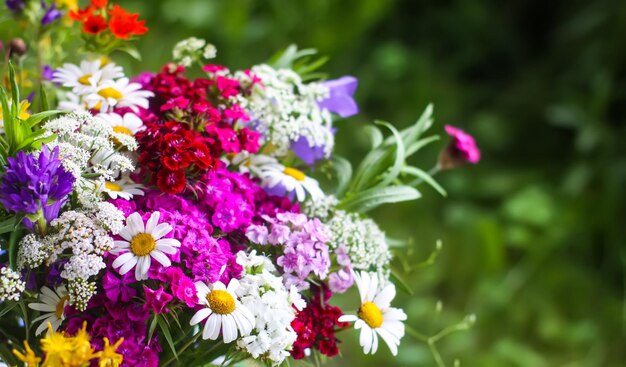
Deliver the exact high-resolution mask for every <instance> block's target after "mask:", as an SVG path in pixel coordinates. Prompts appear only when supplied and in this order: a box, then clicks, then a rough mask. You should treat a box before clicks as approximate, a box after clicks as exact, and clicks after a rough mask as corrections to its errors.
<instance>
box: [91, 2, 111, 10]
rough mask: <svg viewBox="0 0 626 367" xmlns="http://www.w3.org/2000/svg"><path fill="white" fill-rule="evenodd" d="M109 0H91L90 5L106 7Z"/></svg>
mask: <svg viewBox="0 0 626 367" xmlns="http://www.w3.org/2000/svg"><path fill="white" fill-rule="evenodd" d="M108 2H109V0H91V5H93V7H94V8H96V9H102V8H106V6H107V3H108Z"/></svg>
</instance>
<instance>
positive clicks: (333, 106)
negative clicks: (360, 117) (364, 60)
mask: <svg viewBox="0 0 626 367" xmlns="http://www.w3.org/2000/svg"><path fill="white" fill-rule="evenodd" d="M322 84H324V85H325V86H326V87H327V88H328V89H329V96H328V98H326V99H324V100H322V101H320V102H318V105H319V106H320V108H325V109H327V110H329V111H330V112H334V113H336V114H338V115H339V116H341V117H344V118H345V117H350V116H353V115H356V114H357V113H359V106H358V105H357V104H356V102H355V100H354V92H355V91H356V87H357V85H358V84H359V81H358V79H357V78H355V77H353V76H349V75H346V76H343V77H341V78H339V79H333V80H327V81H325V82H323V83H322Z"/></svg>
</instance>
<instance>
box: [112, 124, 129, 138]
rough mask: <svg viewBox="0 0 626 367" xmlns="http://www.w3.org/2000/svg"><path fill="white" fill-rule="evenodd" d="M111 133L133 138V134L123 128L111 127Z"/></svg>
mask: <svg viewBox="0 0 626 367" xmlns="http://www.w3.org/2000/svg"><path fill="white" fill-rule="evenodd" d="M113 131H115V132H116V133H118V134H124V135H130V136H133V132H132V131H130V129H129V128H127V127H125V126H113Z"/></svg>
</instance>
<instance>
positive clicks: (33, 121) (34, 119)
mask: <svg viewBox="0 0 626 367" xmlns="http://www.w3.org/2000/svg"><path fill="white" fill-rule="evenodd" d="M60 113H63V111H57V110H52V111H44V112H39V113H36V114H34V115H31V116H30V117H29V118H28V119H27V120H26V121H25V124H26V126H28V127H29V128H31V129H32V128H33V127H34V126H35V125H37V124H38V123H40V122H41V121H43V120H45V119H47V118H48V117H52V116H54V115H58V114H60Z"/></svg>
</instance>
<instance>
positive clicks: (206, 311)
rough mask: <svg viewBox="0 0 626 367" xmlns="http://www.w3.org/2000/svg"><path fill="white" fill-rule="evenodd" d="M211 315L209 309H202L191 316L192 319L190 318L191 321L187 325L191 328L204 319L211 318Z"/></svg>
mask: <svg viewBox="0 0 626 367" xmlns="http://www.w3.org/2000/svg"><path fill="white" fill-rule="evenodd" d="M212 313H213V311H211V309H210V308H203V309H201V310H200V311H198V312H196V314H195V315H193V317H192V318H191V321H189V325H191V326H193V325H195V324H197V323H199V322H200V321H202V320H204V319H206V318H207V317H209V316H211V314H212ZM205 327H206V326H205Z"/></svg>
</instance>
